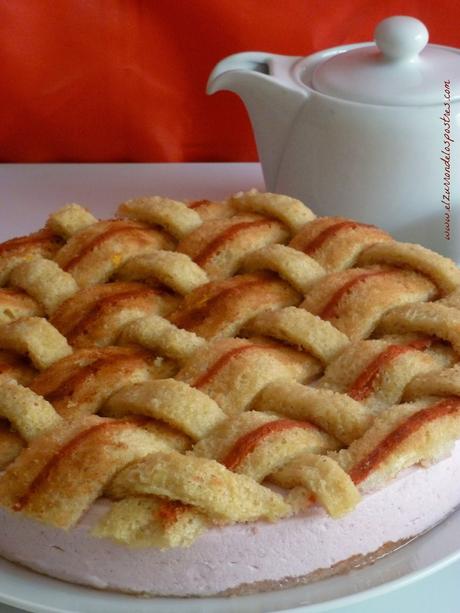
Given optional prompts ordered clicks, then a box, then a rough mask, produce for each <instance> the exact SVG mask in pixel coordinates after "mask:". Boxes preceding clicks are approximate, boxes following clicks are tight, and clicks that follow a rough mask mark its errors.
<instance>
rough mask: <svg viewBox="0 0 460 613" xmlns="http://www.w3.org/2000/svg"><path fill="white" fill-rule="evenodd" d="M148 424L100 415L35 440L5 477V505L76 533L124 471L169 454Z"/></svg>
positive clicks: (1, 492)
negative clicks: (159, 453) (154, 455)
mask: <svg viewBox="0 0 460 613" xmlns="http://www.w3.org/2000/svg"><path fill="white" fill-rule="evenodd" d="M142 423H143V421H142V418H130V419H129V418H127V419H124V420H111V419H104V418H101V417H96V416H94V415H92V416H89V417H86V418H83V419H79V420H77V421H73V422H64V423H63V424H62V425H61V426H59V427H57V428H54V429H53V430H52V431H51V432H49V433H47V434H44V435H42V436H40V437H38V438H35V439H34V440H33V441H32V442H31V444H30V445H29V447H27V449H25V450H24V452H23V453H22V454H21V455H20V456H19V457H18V458H17V459H16V460H15V461H14V462H13V463H12V464H10V466H8V468H7V469H6V471H5V472H4V473H3V474H2V475H1V476H0V502H1V503H2V504H3V505H5V506H7V507H9V508H11V509H12V510H14V511H22V512H23V513H25V514H26V515H29V516H31V517H35V518H36V519H40V520H41V521H43V522H45V523H49V524H52V525H54V526H59V527H61V528H70V527H71V526H73V525H75V523H76V522H77V521H78V520H79V518H80V517H81V515H82V514H83V513H84V512H85V511H86V509H88V507H89V506H90V505H91V504H92V503H93V502H94V500H95V499H96V498H97V497H99V496H100V495H101V494H102V492H103V490H104V487H105V486H106V485H107V484H108V482H109V481H110V480H111V479H112V477H113V476H114V475H115V474H116V473H117V472H118V471H119V470H120V469H121V468H123V467H124V466H126V465H127V464H130V463H132V462H134V461H135V460H138V459H140V458H142V457H143V456H145V455H147V454H149V453H152V452H154V451H159V450H166V449H169V445H168V444H167V443H165V442H164V440H163V439H162V438H161V437H160V436H158V435H156V434H152V433H151V432H148V431H146V430H145V429H143V427H142Z"/></svg>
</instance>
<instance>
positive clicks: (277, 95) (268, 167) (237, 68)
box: [207, 51, 306, 191]
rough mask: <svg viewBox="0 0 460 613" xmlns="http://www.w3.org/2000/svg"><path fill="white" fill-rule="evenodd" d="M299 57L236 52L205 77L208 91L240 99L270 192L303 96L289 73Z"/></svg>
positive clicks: (301, 90) (303, 100)
mask: <svg viewBox="0 0 460 613" xmlns="http://www.w3.org/2000/svg"><path fill="white" fill-rule="evenodd" d="M299 59H300V58H298V57H287V56H284V55H274V54H270V53H263V52H253V51H250V52H247V53H237V54H235V55H231V56H229V57H227V58H225V59H223V60H222V61H221V62H219V63H218V64H217V66H216V67H215V68H214V70H213V71H212V73H211V75H210V77H209V80H208V86H207V93H208V94H214V93H215V92H218V91H222V90H228V91H232V92H234V93H236V94H238V95H239V96H240V98H241V99H242V100H243V102H244V104H245V106H246V109H247V111H248V114H249V118H250V120H251V124H252V127H253V130H254V134H255V139H256V144H257V150H258V152H259V158H260V161H261V163H262V169H263V173H264V178H265V184H266V188H267V189H268V190H270V191H275V189H276V181H277V175H278V169H279V166H280V162H281V159H282V157H283V153H284V149H285V144H286V142H287V139H288V137H289V135H290V132H291V128H292V126H293V124H294V122H295V118H296V116H297V114H298V112H299V110H300V108H301V107H302V105H303V103H304V102H305V99H306V93H305V91H304V90H303V89H302V88H301V87H300V86H297V85H296V84H295V82H294V81H293V80H292V77H291V76H290V71H291V68H292V66H293V65H294V64H295V62H296V61H297V60H299Z"/></svg>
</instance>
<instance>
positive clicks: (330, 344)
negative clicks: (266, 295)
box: [245, 307, 350, 364]
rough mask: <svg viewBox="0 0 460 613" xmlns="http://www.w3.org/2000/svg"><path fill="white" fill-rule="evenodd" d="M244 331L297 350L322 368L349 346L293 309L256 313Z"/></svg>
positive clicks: (340, 334)
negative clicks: (280, 342) (319, 362)
mask: <svg viewBox="0 0 460 613" xmlns="http://www.w3.org/2000/svg"><path fill="white" fill-rule="evenodd" d="M245 329H246V330H248V331H249V332H251V333H253V334H261V335H266V336H272V337H274V338H277V339H279V340H281V341H286V342H287V343H290V344H292V345H295V346H298V347H301V348H302V349H304V350H305V351H308V352H309V353H311V354H312V355H313V356H314V357H315V358H318V359H319V360H320V361H321V362H322V363H323V364H327V363H328V362H330V361H331V360H332V359H333V358H334V357H335V356H336V355H337V353H339V352H340V351H342V349H344V347H346V346H347V345H348V344H349V342H350V341H349V339H348V338H347V336H345V334H343V332H340V330H337V328H334V326H333V325H332V324H331V323H330V322H328V321H324V320H323V319H321V318H320V317H317V316H316V315H312V314H311V313H309V312H308V311H305V310H304V309H299V308H297V307H285V308H284V309H279V310H277V311H265V312H264V313H260V314H259V315H256V317H254V319H251V320H250V321H249V322H248V323H247V324H246V325H245Z"/></svg>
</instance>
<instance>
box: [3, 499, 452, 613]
mask: <svg viewBox="0 0 460 613" xmlns="http://www.w3.org/2000/svg"><path fill="white" fill-rule="evenodd" d="M457 559H460V510H458V511H456V512H455V513H454V514H453V515H451V516H450V517H448V518H447V519H446V520H445V521H443V522H442V523H441V524H439V525H438V526H436V527H435V528H433V529H432V530H431V531H429V532H428V533H426V534H424V535H422V536H420V537H418V538H417V539H415V540H414V541H412V542H410V543H409V544H407V545H406V546H404V547H402V548H401V549H399V550H398V551H395V552H393V553H391V554H389V555H387V556H386V557H384V558H382V559H380V560H378V561H377V562H375V563H374V564H372V565H370V566H366V567H364V568H361V569H357V570H354V571H351V572H350V573H347V574H346V575H340V576H338V577H332V578H330V579H325V580H323V581H319V582H317V583H313V584H311V585H304V586H300V587H296V588H292V589H287V590H281V591H278V592H266V593H263V594H255V595H252V596H236V597H232V598H201V599H200V598H187V599H180V598H139V597H136V596H129V595H125V594H117V593H113V592H103V591H98V590H94V589H90V588H85V587H81V586H77V585H73V584H70V583H65V582H63V581H59V580H57V579H51V578H49V577H45V576H43V575H39V574H37V573H34V572H32V571H29V570H27V569H25V568H22V567H20V566H17V565H15V564H12V563H10V562H7V561H6V560H1V559H0V601H1V602H4V603H5V604H9V605H12V606H15V607H18V608H20V609H23V610H25V611H32V612H33V613H82V611H84V613H100V612H101V611H110V613H133V611H134V612H135V613H147V612H148V613H215V612H216V611H219V613H254V611H257V612H258V613H268V612H271V613H273V612H275V611H304V612H305V613H319V612H326V611H335V610H337V609H340V608H341V607H343V606H346V605H353V604H356V603H358V602H361V601H363V600H366V599H369V598H372V597H375V596H381V595H384V594H386V593H388V592H390V591H392V590H394V589H397V588H401V587H403V586H406V585H408V584H409V583H412V582H414V581H417V580H420V579H423V578H425V577H427V576H428V575H429V574H431V573H433V572H435V571H437V570H440V569H441V568H443V567H445V566H447V565H448V564H450V563H452V562H454V561H455V560H457Z"/></svg>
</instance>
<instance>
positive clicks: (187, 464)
mask: <svg viewBox="0 0 460 613" xmlns="http://www.w3.org/2000/svg"><path fill="white" fill-rule="evenodd" d="M107 491H108V493H109V494H110V495H112V496H113V497H115V498H124V497H126V496H127V495H128V496H129V495H133V494H134V495H135V494H155V495H157V496H163V497H167V498H171V499H172V500H180V501H181V502H184V503H186V504H190V505H192V506H194V507H196V508H197V509H198V510H199V511H201V512H203V513H204V514H205V515H208V516H209V517H211V518H212V519H214V520H219V521H225V522H238V521H255V520H257V519H267V520H270V521H275V520H277V519H280V518H281V517H285V516H286V515H289V513H290V511H291V509H290V507H289V505H288V504H286V503H285V502H284V500H283V498H282V497H281V496H280V495H279V494H275V493H274V492H272V491H270V490H269V489H267V488H265V487H263V486H262V485H259V484H258V483H256V482H255V481H254V480H253V479H251V478H249V477H247V476H246V475H239V474H235V473H233V472H232V471H230V470H228V469H227V468H225V466H222V464H219V463H218V462H216V461H215V460H211V459H208V458H202V457H194V456H190V455H187V456H186V455H182V454H180V453H177V452H174V451H172V452H165V453H152V454H150V455H148V456H147V457H146V458H144V460H143V461H141V462H136V463H134V464H133V465H132V466H128V467H127V468H126V469H124V470H122V471H120V472H119V473H118V474H117V476H116V477H115V478H114V479H113V481H112V482H111V484H110V487H109V489H108V490H107Z"/></svg>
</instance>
